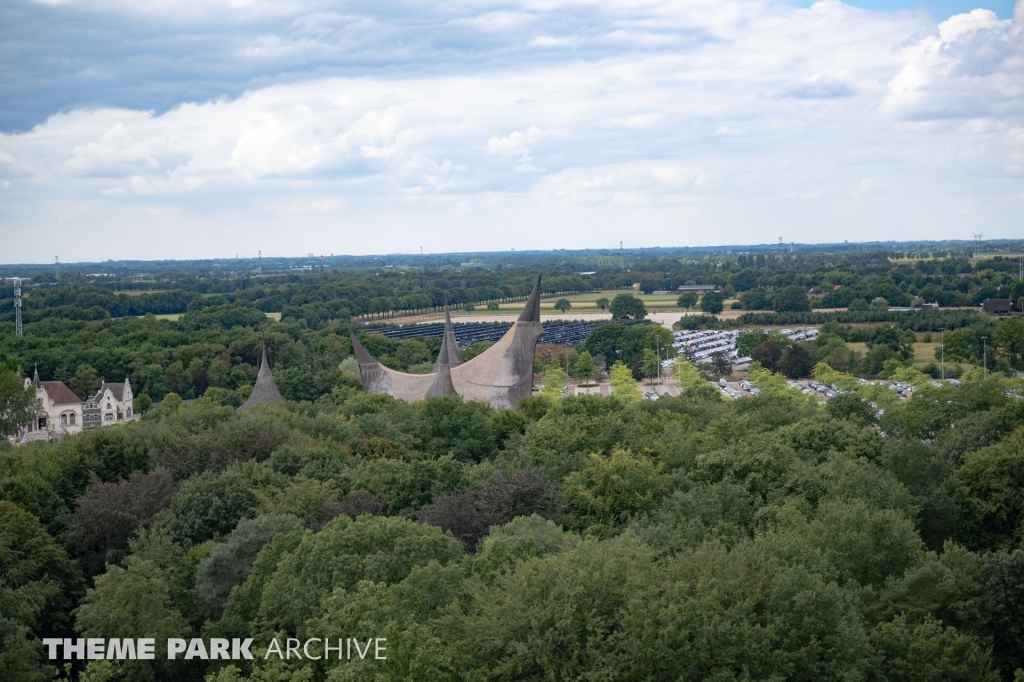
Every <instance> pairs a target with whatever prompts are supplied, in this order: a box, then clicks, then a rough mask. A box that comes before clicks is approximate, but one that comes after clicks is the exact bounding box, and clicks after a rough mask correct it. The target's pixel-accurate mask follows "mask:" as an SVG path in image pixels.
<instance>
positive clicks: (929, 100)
mask: <svg viewBox="0 0 1024 682" xmlns="http://www.w3.org/2000/svg"><path fill="white" fill-rule="evenodd" d="M903 57H904V60H905V63H904V65H903V67H902V68H901V69H900V70H899V72H898V73H896V74H895V76H894V77H893V78H892V79H891V80H890V81H889V94H888V97H887V98H886V100H885V102H884V109H885V110H886V111H888V112H889V113H891V114H893V115H895V116H898V117H901V118H905V119H912V120H920V119H933V118H945V117H951V118H961V117H979V116H995V117H1004V116H1015V117H1018V118H1019V117H1020V116H1021V114H1022V113H1024V3H1018V5H1017V9H1016V14H1015V17H1014V18H1013V19H1007V20H1005V21H1002V20H1000V19H999V18H998V17H996V15H995V14H994V13H993V12H992V11H990V10H985V9H976V10H973V11H972V12H970V13H968V14H958V15H956V16H953V17H950V18H949V19H948V20H946V21H944V22H942V23H941V24H939V26H938V29H937V30H936V31H935V33H934V34H932V35H929V36H927V37H925V38H923V39H921V40H919V41H917V42H916V43H913V44H912V45H910V46H909V47H907V48H906V49H905V50H904V51H903Z"/></svg>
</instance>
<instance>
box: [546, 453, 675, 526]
mask: <svg viewBox="0 0 1024 682" xmlns="http://www.w3.org/2000/svg"><path fill="white" fill-rule="evenodd" d="M671 490H672V475H671V474H666V473H664V472H663V471H662V469H661V465H660V464H658V463H656V462H654V461H652V460H650V459H648V458H647V457H643V456H640V455H634V454H633V453H632V452H630V451H629V450H614V451H613V452H612V453H611V455H610V456H608V457H602V456H601V455H591V456H590V460H589V461H588V462H587V466H586V468H585V469H583V470H582V471H577V472H574V473H572V474H569V476H568V477H567V478H566V479H565V492H564V493H563V495H564V497H565V509H566V511H567V512H568V513H569V514H570V516H571V518H572V521H571V522H570V525H571V527H573V528H575V529H577V530H580V531H587V532H589V533H594V534H596V535H598V536H608V535H611V534H614V532H615V531H616V530H617V529H621V528H622V527H623V526H625V525H626V524H627V523H629V521H630V520H632V519H633V518H635V517H636V516H638V515H640V514H646V513H650V512H652V511H653V510H654V509H655V507H657V505H658V504H659V503H660V502H661V500H662V499H663V498H664V497H665V496H666V495H668V494H669V492H670V491H671Z"/></svg>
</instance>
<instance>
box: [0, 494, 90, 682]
mask: <svg viewBox="0 0 1024 682" xmlns="http://www.w3.org/2000/svg"><path fill="white" fill-rule="evenodd" d="M0 595H2V596H3V600H2V602H0V645H2V646H0V666H2V667H0V671H3V670H7V671H10V672H12V673H13V672H14V671H18V675H19V676H20V677H21V679H33V678H32V676H31V673H32V671H33V670H38V669H39V654H40V653H41V647H40V646H39V641H38V638H39V637H53V636H58V635H60V636H62V632H63V630H64V628H66V627H67V625H68V614H69V612H70V611H71V608H72V607H73V606H74V604H75V603H76V602H77V601H78V599H79V597H80V596H81V595H82V578H81V576H80V575H79V573H78V572H77V571H76V570H75V569H74V567H73V566H72V565H71V562H70V561H69V560H68V557H67V554H65V552H64V550H63V548H61V547H60V546H59V545H57V543H56V542H54V540H53V538H52V537H51V536H50V535H49V534H48V533H47V532H46V530H45V529H44V528H43V526H42V525H41V524H40V523H39V519H37V518H36V517H35V516H33V515H32V514H29V513H28V512H27V511H24V510H23V509H20V508H19V507H17V506H16V505H14V504H13V503H11V502H7V501H2V500H0ZM14 654H18V655H20V656H25V659H24V660H19V659H18V658H15V657H14ZM4 679H16V678H15V677H14V675H13V674H12V675H11V677H10V678H9V677H7V676H6V675H5V676H4ZM36 679H39V678H36Z"/></svg>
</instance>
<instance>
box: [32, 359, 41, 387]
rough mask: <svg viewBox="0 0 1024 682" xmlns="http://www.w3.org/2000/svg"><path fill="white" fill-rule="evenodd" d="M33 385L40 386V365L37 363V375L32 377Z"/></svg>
mask: <svg viewBox="0 0 1024 682" xmlns="http://www.w3.org/2000/svg"><path fill="white" fill-rule="evenodd" d="M32 385H33V386H35V387H36V388H39V365H36V373H35V376H33V377H32Z"/></svg>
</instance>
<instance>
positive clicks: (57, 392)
mask: <svg viewBox="0 0 1024 682" xmlns="http://www.w3.org/2000/svg"><path fill="white" fill-rule="evenodd" d="M30 386H34V387H35V389H36V400H38V405H39V410H38V412H37V414H36V418H35V419H34V420H33V421H32V423H30V424H26V425H25V426H24V427H22V430H21V433H20V434H19V435H17V436H13V437H11V438H9V440H10V441H11V442H12V443H28V442H31V441H36V440H55V439H57V438H60V437H62V436H66V435H73V434H76V433H81V432H82V431H83V430H85V429H91V428H96V427H99V426H113V425H114V424H123V423H125V422H130V421H138V420H139V416H138V415H137V414H135V405H134V396H133V395H132V387H131V383H130V382H129V381H128V379H127V377H126V378H125V380H124V383H123V384H107V383H104V384H103V385H102V386H101V387H100V390H99V391H97V392H96V394H95V395H94V396H92V397H91V398H89V399H88V400H85V401H82V400H80V399H79V398H78V396H77V395H75V392H74V391H72V390H71V389H70V388H68V386H67V384H65V383H64V382H63V381H40V380H39V371H38V370H36V372H35V375H34V376H33V377H32V378H31V379H25V388H29V387H30Z"/></svg>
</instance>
